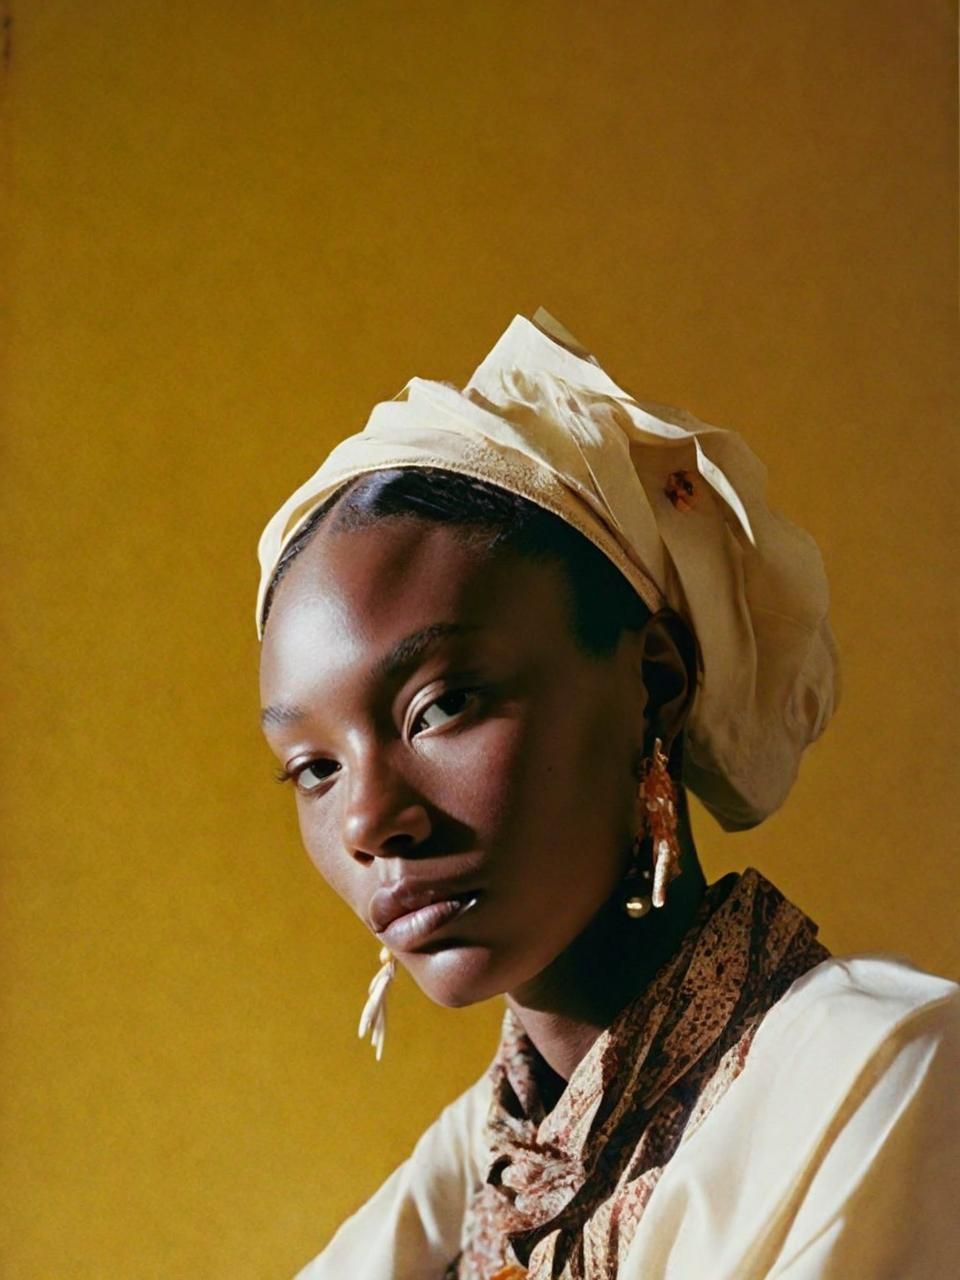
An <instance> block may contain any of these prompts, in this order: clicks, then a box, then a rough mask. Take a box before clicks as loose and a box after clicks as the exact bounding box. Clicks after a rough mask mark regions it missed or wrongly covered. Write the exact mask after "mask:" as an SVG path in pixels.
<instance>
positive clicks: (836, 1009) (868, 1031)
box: [748, 955, 960, 1074]
mask: <svg viewBox="0 0 960 1280" xmlns="http://www.w3.org/2000/svg"><path fill="white" fill-rule="evenodd" d="M958 1026H960V987H958V986H957V984H956V983H954V982H950V981H948V980H947V979H946V978H939V977H936V976H935V975H934V974H930V973H924V972H923V971H922V970H920V969H917V968H914V966H913V965H910V964H908V963H907V962H906V961H903V960H899V959H897V958H895V957H893V956H869V955H868V956H834V957H831V958H830V959H828V960H825V961H823V963H822V964H819V965H817V966H816V968H814V969H811V970H810V972H809V973H807V974H804V976H803V977H802V978H799V979H798V980H797V981H796V982H795V983H794V984H793V986H792V987H790V989H789V990H788V991H787V992H786V993H785V994H784V996H783V998H782V999H781V1000H780V1001H778V1003H777V1004H776V1005H774V1007H773V1008H772V1009H771V1010H770V1012H769V1013H768V1014H767V1016H766V1017H765V1018H764V1020H763V1022H762V1023H761V1025H760V1027H759V1029H758V1031H757V1035H756V1039H755V1041H754V1044H753V1047H752V1049H751V1051H750V1055H749V1057H748V1064H749V1063H750V1062H751V1060H753V1062H754V1063H762V1062H765V1061H766V1060H776V1059H778V1058H782V1057H786V1058H787V1059H789V1061H790V1062H791V1063H792V1064H793V1065H794V1066H796V1064H797V1062H798V1060H799V1059H804V1060H806V1059H807V1058H809V1057H810V1056H811V1055H813V1056H823V1055H828V1056H829V1059H830V1062H831V1065H832V1070H833V1072H834V1073H835V1074H836V1073H838V1072H840V1073H843V1071H844V1069H846V1070H847V1071H856V1070H857V1069H858V1068H859V1067H860V1066H862V1065H863V1063H864V1062H865V1061H866V1060H867V1059H869V1058H870V1057H872V1056H873V1055H875V1054H876V1053H877V1052H878V1051H880V1050H882V1048H883V1047H884V1046H885V1045H890V1044H892V1043H901V1042H904V1041H907V1040H910V1039H913V1038H915V1037H916V1036H927V1037H929V1036H934V1037H939V1038H942V1039H945V1040H947V1041H949V1042H952V1043H953V1044H954V1045H956V1041H957V1035H958Z"/></svg>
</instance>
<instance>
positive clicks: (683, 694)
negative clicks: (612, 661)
mask: <svg viewBox="0 0 960 1280" xmlns="http://www.w3.org/2000/svg"><path fill="white" fill-rule="evenodd" d="M637 643H638V648H639V654H640V673H641V676H642V679H643V684H644V688H645V689H646V693H647V702H646V709H645V715H644V721H645V730H646V732H645V738H644V750H645V752H646V753H647V754H649V753H650V752H652V750H653V742H654V739H655V738H660V740H661V741H662V743H663V750H664V752H665V753H666V755H667V756H669V757H670V759H671V763H674V762H676V763H677V764H679V756H680V755H681V754H682V743H683V731H684V728H685V727H686V722H687V717H688V716H689V714H690V708H691V707H692V705H693V698H694V695H695V693H696V691H697V681H698V675H699V653H698V649H697V642H696V638H695V636H694V634H693V631H692V629H691V628H690V626H689V624H688V623H687V622H686V621H684V619H683V618H681V616H680V615H679V614H678V613H675V612H674V611H673V610H672V609H660V610H659V611H658V612H657V613H654V614H652V615H651V617H650V618H649V619H648V620H647V622H646V623H645V624H644V626H643V628H642V630H641V632H640V633H639V634H638V636H637Z"/></svg>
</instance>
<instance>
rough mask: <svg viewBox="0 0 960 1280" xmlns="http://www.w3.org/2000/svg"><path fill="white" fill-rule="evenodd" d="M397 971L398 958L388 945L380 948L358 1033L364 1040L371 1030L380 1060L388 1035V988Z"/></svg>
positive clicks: (371, 1038)
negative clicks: (378, 959)
mask: <svg viewBox="0 0 960 1280" xmlns="http://www.w3.org/2000/svg"><path fill="white" fill-rule="evenodd" d="M396 972H397V962H396V959H395V958H394V957H393V955H391V953H390V949H389V948H388V947H381V948H380V968H379V969H378V970H377V972H376V973H375V974H374V976H373V980H372V981H371V983H370V986H369V988H368V990H369V995H368V996H367V1003H366V1004H365V1005H364V1006H363V1013H361V1015H360V1026H359V1027H358V1028H357V1035H358V1036H359V1037H360V1039H361V1040H362V1039H363V1038H364V1036H365V1035H366V1034H367V1032H368V1031H369V1032H370V1043H371V1044H372V1045H373V1051H374V1053H375V1054H376V1056H377V1061H378V1062H379V1061H380V1059H381V1057H382V1056H383V1042H384V1040H385V1039H386V1035H387V988H388V987H389V986H390V983H391V982H392V981H393V979H394V977H395V975H396Z"/></svg>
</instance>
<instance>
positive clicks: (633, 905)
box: [623, 893, 653, 920]
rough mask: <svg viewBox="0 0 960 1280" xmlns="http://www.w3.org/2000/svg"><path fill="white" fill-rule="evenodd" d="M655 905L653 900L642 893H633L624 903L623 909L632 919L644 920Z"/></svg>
mask: <svg viewBox="0 0 960 1280" xmlns="http://www.w3.org/2000/svg"><path fill="white" fill-rule="evenodd" d="M652 906H653V901H652V900H651V899H650V898H648V897H647V896H646V894H642V893H632V894H631V895H630V897H629V898H627V899H626V901H625V902H624V904H623V909H624V911H625V912H626V913H627V915H628V916H629V917H630V919H631V920H642V919H643V917H644V916H645V915H646V914H647V912H648V911H649V910H650V909H651V907H652Z"/></svg>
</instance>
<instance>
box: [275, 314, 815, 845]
mask: <svg viewBox="0 0 960 1280" xmlns="http://www.w3.org/2000/svg"><path fill="white" fill-rule="evenodd" d="M389 467H442V468H444V469H446V470H448V471H457V472H461V473H463V474H466V475H469V476H474V477H477V478H479V479H481V480H487V481H490V482H491V483H493V484H496V485H499V486H500V487H501V488H503V489H507V490H509V491H510V492H511V493H516V494H519V495H521V496H522V497H524V498H528V499H529V500H530V501H531V502H534V503H537V504H538V505H539V506H541V507H545V508H546V509H547V510H548V511H552V512H553V513H554V514H555V515H558V516H559V517H560V518H561V519H563V520H565V521H566V522H567V523H568V524H571V525H573V526H574V527H575V528H576V529H578V530H579V531H580V532H581V533H582V534H583V535H584V536H585V537H587V538H589V540H590V541H591V542H593V543H595V544H596V546H598V547H599V548H600V550H601V551H603V552H604V553H605V554H606V555H607V556H608V557H609V558H610V559H611V560H612V561H613V563H614V564H615V565H616V566H617V568H618V569H619V570H620V571H621V572H622V573H623V574H624V575H625V577H626V578H627V579H628V580H629V581H630V582H631V583H632V585H633V587H634V588H635V590H636V591H637V592H638V594H639V595H640V597H641V598H642V599H643V600H644V601H645V603H646V604H647V605H648V606H649V607H650V608H651V609H652V610H656V609H658V608H661V607H662V606H664V605H668V606H670V607H671V608H672V609H674V610H676V611H677V613H679V614H681V615H682V616H683V617H684V618H685V619H686V620H687V621H688V622H689V623H690V625H691V626H692V628H693V630H694V632H695V634H696V637H697V640H698V643H699V646H700V652H701V660H702V664H703V667H702V672H701V673H700V682H699V686H698V689H697V692H696V696H695V699H694V703H693V706H692V709H691V712H690V717H689V720H688V722H687V729H686V735H685V739H684V775H683V781H684V783H685V785H686V786H687V787H689V789H690V790H691V791H693V792H694V793H695V794H696V795H697V796H699V798H700V799H701V801H702V802H703V804H704V805H705V806H706V807H707V808H708V809H709V810H710V812H711V813H712V814H713V815H714V816H715V817H716V818H717V820H718V821H719V822H720V824H721V825H722V826H723V827H725V828H726V829H727V830H736V829H739V828H745V827H751V826H755V825H756V824H757V823H758V822H762V821H763V819H764V818H766V817H767V816H768V815H769V814H771V813H772V812H773V811H774V810H775V809H776V808H778V807H779V805H780V804H782V803H783V801H784V799H785V798H786V795H787V792H788V791H789V790H790V787H791V785H792V784H793V781H794V779H795V777H796V774H797V769H798V766H799V763H800V756H801V753H802V752H803V750H804V748H805V747H806V746H807V745H808V744H809V743H810V742H812V741H813V740H814V739H815V738H817V737H818V736H819V735H820V734H821V733H822V731H823V729H824V728H825V727H826V724H827V721H828V720H829V719H830V716H831V715H832V713H833V710H834V708H835V706H836V704H837V700H838V695H839V688H838V670H837V655H836V647H835V645H834V641H833V636H832V633H831V631H830V626H829V623H828V621H827V603H828V592H827V581H826V576H825V574H824V569H823V562H822V560H821V558H820V553H819V551H818V549H817V546H816V544H815V543H814V541H813V539H812V538H811V537H810V536H809V535H808V534H806V533H804V532H803V531H802V530H801V529H798V528H797V527H796V526H795V525H793V524H791V523H789V521H787V520H785V519H783V518H782V517H781V516H777V515H775V514H774V513H773V512H772V511H771V510H770V509H769V508H768V506H767V504H766V499H765V496H764V489H765V482H766V472H765V470H764V468H763V466H762V465H761V463H760V462H759V461H758V460H757V458H756V457H755V456H754V455H753V453H751V451H750V449H749V448H748V447H747V445H746V444H745V443H744V441H743V440H742V439H741V438H740V436H738V435H737V434H736V433H735V432H733V431H724V430H721V429H719V428H717V427H711V426H707V425H706V424H705V423H702V422H699V421H697V419H696V418H693V417H691V416H690V415H688V414H686V413H684V412H682V411H678V410H675V409H666V408H663V407H662V406H658V405H646V404H641V403H639V402H638V401H637V400H635V399H634V398H633V397H632V396H631V395H629V394H628V392H626V391H624V390H623V389H622V388H621V387H619V386H618V385H617V384H616V383H615V382H614V381H613V380H612V378H610V377H609V375H608V374H606V373H605V372H604V371H603V369H602V368H601V367H600V365H599V363H598V362H597V361H596V360H595V359H594V357H593V356H591V355H589V354H588V353H587V352H586V351H585V350H584V349H583V348H582V347H581V346H580V345H579V343H578V342H577V341H576V339H575V338H573V337H572V336H571V335H570V334H569V333H568V332H567V331H566V330H565V329H563V328H562V326H560V325H559V324H558V323H557V322H556V321H555V320H554V319H553V317H552V316H550V315H548V314H547V313H546V312H545V311H543V310H540V311H538V312H537V313H536V315H535V316H534V322H533V323H531V322H530V321H529V320H526V319H524V317H522V316H516V317H515V318H514V320H513V321H512V322H511V323H510V325H509V326H508V328H507V329H506V331H505V333H504V334H503V335H502V337H501V338H500V340H499V341H498V342H497V344H496V345H495V346H494V348H493V350H492V351H491V352H490V354H489V355H488V356H487V357H486V359H485V360H484V361H483V362H482V364H481V365H480V367H479V368H478V369H477V370H476V372H475V373H474V374H473V376H472V377H471V378H470V380H469V382H468V383H467V385H466V386H465V387H464V388H463V390H462V391H458V390H456V389H455V388H454V387H452V386H450V385H449V384H447V383H442V382H430V381H426V380H424V379H422V378H412V379H411V380H410V381H409V382H408V383H407V385H406V386H405V387H404V389H403V390H402V391H401V392H400V394H399V395H398V396H397V397H396V398H395V399H393V400H389V401H386V402H385V403H383V404H378V405H377V406H376V407H375V408H374V410H373V412H372V413H371V414H370V418H369V420H368V422H367V425H366V427H365V428H364V429H363V431H362V432H360V433H359V434H357V435H353V436H350V437H349V438H348V439H346V440H344V441H343V442H342V443H341V444H339V445H337V447H336V448H335V449H334V450H333V451H332V452H331V453H330V454H329V456H328V457H327V458H326V460H325V462H324V463H323V465H322V466H321V467H320V469H319V471H317V472H316V473H315V474H314V475H313V476H311V478H310V479H309V480H308V481H307V482H306V484H303V485H301V486H300V488H299V489H297V491H296V492H295V493H294V494H292V495H291V497H289V498H288V499H287V501H286V502H285V503H284V504H283V506H282V507H281V508H280V510H279V511H278V512H277V513H276V515H275V516H274V517H273V518H272V519H271V520H270V522H269V524H268V525H267V526H266V528H265V529H264V531H263V535H262V537H261V538H260V547H259V555H260V573H261V576H260V592H259V596H258V599H257V630H258V634H260V635H261V637H262V618H263V607H264V599H265V596H266V592H267V588H268V585H269V583H270V579H271V577H272V576H273V572H274V570H275V568H276V566H277V562H278V561H279V559H280V556H281V554H282V552H283V549H284V547H285V546H286V545H287V543H289V541H290V539H291V538H292V537H293V536H294V534H295V533H296V532H297V529H298V528H299V527H300V526H301V525H302V524H303V522H304V521H305V520H306V519H307V518H308V517H309V516H310V514H311V513H312V512H313V511H315V510H316V508H317V507H318V506H320V505H321V503H323V501H324V500H325V499H326V498H328V497H330V496H331V495H332V494H333V493H334V492H335V491H336V490H337V489H339V488H340V487H341V486H342V485H344V484H345V483H346V482H347V481H349V480H352V479H354V478H355V477H356V476H359V475H363V474H365V473H366V472H370V471H381V470H384V469H385V468H389Z"/></svg>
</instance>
